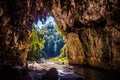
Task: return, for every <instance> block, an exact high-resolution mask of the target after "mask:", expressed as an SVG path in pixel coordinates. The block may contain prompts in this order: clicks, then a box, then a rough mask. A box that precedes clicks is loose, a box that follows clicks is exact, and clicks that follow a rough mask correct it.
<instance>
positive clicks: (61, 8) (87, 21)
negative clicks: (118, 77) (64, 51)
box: [0, 0, 120, 70]
mask: <svg viewBox="0 0 120 80" xmlns="http://www.w3.org/2000/svg"><path fill="white" fill-rule="evenodd" d="M48 15H52V16H53V17H54V18H55V20H56V22H57V23H58V25H59V27H60V28H61V29H62V30H63V31H64V32H65V36H66V38H67V48H68V59H69V62H70V63H72V64H87V65H91V66H94V67H101V68H104V69H109V70H112V69H113V70H120V1H119V0H24V1H23V0H12V1H9V0H1V1H0V62H10V63H17V64H20V63H21V64H23V63H24V62H25V59H26V57H27V52H28V50H29V38H30V35H31V34H30V33H31V26H32V23H33V22H36V21H37V19H38V17H39V18H40V19H42V18H43V19H44V20H46V16H48Z"/></svg>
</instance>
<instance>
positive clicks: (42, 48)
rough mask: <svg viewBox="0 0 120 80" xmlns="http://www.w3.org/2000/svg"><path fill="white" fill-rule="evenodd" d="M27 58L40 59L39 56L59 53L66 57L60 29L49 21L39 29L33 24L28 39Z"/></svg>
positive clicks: (48, 56) (54, 55) (61, 56)
mask: <svg viewBox="0 0 120 80" xmlns="http://www.w3.org/2000/svg"><path fill="white" fill-rule="evenodd" d="M30 45H31V48H30V51H29V54H28V59H29V60H40V58H43V57H44V58H47V59H48V58H51V57H56V56H58V55H60V56H59V57H60V58H63V57H64V58H65V57H66V45H65V41H64V39H63V33H62V30H61V29H59V28H58V26H57V25H53V24H51V23H49V24H47V25H46V26H44V27H42V28H41V29H39V28H38V27H37V28H36V27H35V25H34V24H33V30H32V36H31V41H30Z"/></svg>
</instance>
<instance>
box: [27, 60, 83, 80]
mask: <svg viewBox="0 0 120 80" xmlns="http://www.w3.org/2000/svg"><path fill="white" fill-rule="evenodd" d="M53 67H54V68H56V69H57V71H58V75H59V77H60V78H61V79H62V80H76V79H77V78H81V79H80V80H82V78H84V76H82V75H80V74H77V73H75V72H74V70H73V69H72V66H68V65H63V64H56V63H54V62H43V63H37V62H35V61H28V68H29V69H30V72H29V75H30V77H31V78H32V79H33V80H38V79H41V78H42V76H44V75H45V74H46V72H47V71H48V70H49V69H50V68H53Z"/></svg>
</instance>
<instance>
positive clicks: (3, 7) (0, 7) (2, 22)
mask: <svg viewBox="0 0 120 80" xmlns="http://www.w3.org/2000/svg"><path fill="white" fill-rule="evenodd" d="M24 6H27V4H26V1H25V2H24V1H20V2H19V0H18V1H16V0H12V1H9V0H1V1H0V63H11V64H13V65H17V64H18V65H23V64H24V63H25V61H26V58H27V53H28V50H29V39H30V33H31V27H30V26H29V25H30V19H29V16H28V15H27V13H29V10H28V8H27V7H24Z"/></svg>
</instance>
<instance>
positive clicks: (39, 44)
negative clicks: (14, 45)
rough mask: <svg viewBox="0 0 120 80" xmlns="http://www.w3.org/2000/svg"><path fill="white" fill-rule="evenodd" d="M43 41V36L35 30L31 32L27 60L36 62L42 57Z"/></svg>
mask: <svg viewBox="0 0 120 80" xmlns="http://www.w3.org/2000/svg"><path fill="white" fill-rule="evenodd" d="M44 43H45V40H44V39H43V35H42V34H41V33H39V32H38V31H36V30H32V36H31V41H30V45H31V48H30V51H29V54H28V59H29V60H38V59H40V57H42V49H43V48H44Z"/></svg>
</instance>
